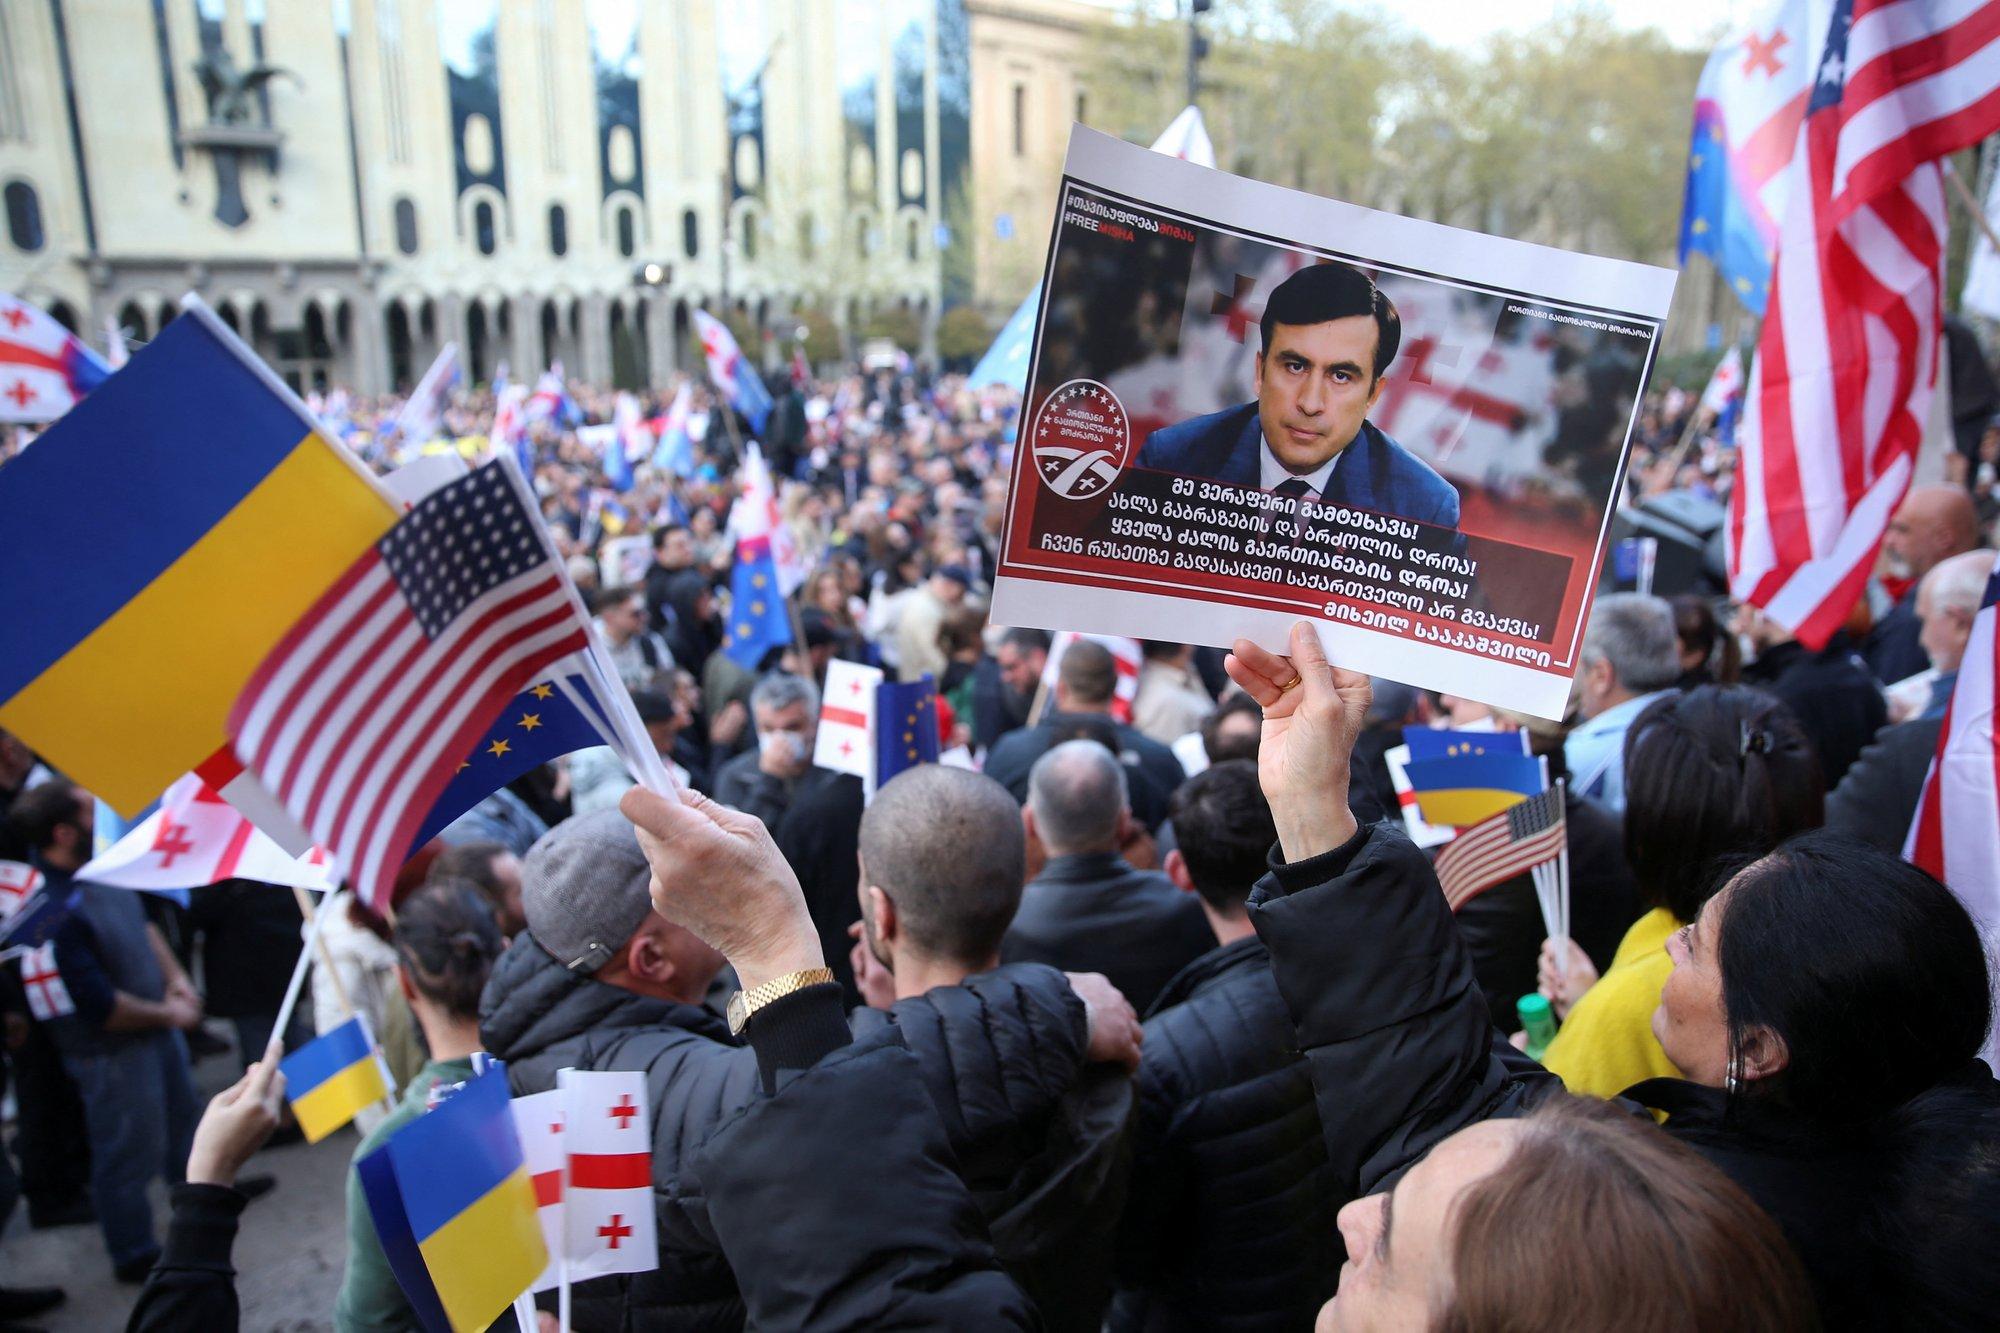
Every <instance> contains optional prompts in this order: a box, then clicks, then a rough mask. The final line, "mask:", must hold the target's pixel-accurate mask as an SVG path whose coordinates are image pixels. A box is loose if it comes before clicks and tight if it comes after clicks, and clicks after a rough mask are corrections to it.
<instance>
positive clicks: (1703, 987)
mask: <svg viewBox="0 0 2000 1333" xmlns="http://www.w3.org/2000/svg"><path fill="white" fill-rule="evenodd" d="M1728 906H1729V889H1728V888H1724V889H1723V890H1722V892H1720V893H1718V894H1716V895H1715V896H1714V897H1713V898H1710V899H1709V900H1708V902H1707V903H1706V904H1705V905H1704V906H1703V907H1702V909H1701V915H1700V916H1698V917H1696V918H1695V920H1694V922H1693V924H1691V925H1687V926H1683V927H1681V928H1680V929H1679V930H1677V931H1675V932H1674V933H1673V934H1672V935H1671V936H1669V937H1668V939H1667V957H1668V958H1670V959H1672V960H1673V964H1674V970H1673V971H1672V972H1671V973H1669V974H1668V976H1667V982H1666V985H1664V986H1662V987H1661V988H1660V1003H1659V1007H1658V1008H1656V1009H1654V1010H1653V1035H1654V1036H1655V1037H1657V1038H1658V1039H1659V1042H1660V1049H1661V1050H1663V1051H1665V1052H1666V1053H1667V1058H1668V1059H1669V1060H1672V1061H1673V1062H1674V1065H1675V1067H1676V1068H1678V1069H1679V1070H1680V1071H1681V1073H1683V1074H1685V1075H1686V1076H1687V1077H1688V1079H1689V1080H1690V1081H1692V1082H1695V1083H1699V1084H1702V1085H1703V1086H1704V1087H1710V1088H1719V1087H1721V1086H1722V1085H1723V1083H1724V1081H1725V1079H1726V1076H1727V1074H1728V1072H1729V1024H1728V1021H1727V1018H1726V1016H1725V1014H1724V1013H1723V1008H1722V969H1721V967H1720V966H1719V965H1718V964H1717V962H1716V954H1715V951H1716V946H1717V945H1719V944H1720V943H1721V942H1722V930H1723V919H1724V914H1725V913H1726V912H1727V911H1728Z"/></svg>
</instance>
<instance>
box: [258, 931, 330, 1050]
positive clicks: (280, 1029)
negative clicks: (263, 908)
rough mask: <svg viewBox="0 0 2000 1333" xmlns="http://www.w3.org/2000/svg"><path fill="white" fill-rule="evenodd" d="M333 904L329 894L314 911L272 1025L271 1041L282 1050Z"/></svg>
mask: <svg viewBox="0 0 2000 1333" xmlns="http://www.w3.org/2000/svg"><path fill="white" fill-rule="evenodd" d="M332 902H333V894H332V893H328V894H327V895H326V897H324V898H322V899H320V900H319V906H318V907H316V908H315V909H314V910H313V914H312V920H311V923H310V924H309V925H307V926H306V942H305V947H304V948H302V949H300V950H299V961H298V962H297V963H295V964H293V966H292V979H291V981H290V982H289V983H287V984H286V986H285V999H284V1002H283V1003H282V1004H280V1005H279V1006H278V1017H277V1020H276V1021H275V1022H273V1023H272V1024H271V1040H272V1041H274V1042H276V1043H278V1048H279V1049H280V1050H283V1049H284V1045H285V1028H286V1027H287V1026H289V1025H290V1023H291V1021H292V1011H293V1010H294V1009H296V1008H297V1007H298V1004H299V991H300V989H301V988H302V987H303V986H304V985H305V980H306V968H308V967H310V966H311V965H312V956H313V950H314V949H315V948H317V947H318V946H319V933H320V929H321V928H322V927H323V926H325V925H326V918H327V916H328V915H329V913H328V911H327V907H328V905H329V904H331V903H332Z"/></svg>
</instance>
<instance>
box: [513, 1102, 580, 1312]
mask: <svg viewBox="0 0 2000 1333" xmlns="http://www.w3.org/2000/svg"><path fill="white" fill-rule="evenodd" d="M512 1109H513V1112H514V1128H515V1130H516V1131H518V1132H519V1133H520V1135H521V1157H522V1160H523V1162H524V1163H525V1164H526V1166H527V1168H528V1179H529V1180H530V1181H532V1182H533V1183H534V1186H535V1217H536V1219H537V1220H538V1221H539V1222H540V1223H541V1224H542V1243H543V1244H544V1245H546V1246H547V1247H548V1251H549V1264H548V1267H546V1268H544V1269H543V1270H542V1272H541V1275H540V1276H539V1277H537V1278H536V1279H535V1281H534V1284H533V1285H532V1286H531V1287H529V1290H530V1291H547V1290H548V1289H549V1288H551V1287H553V1286H555V1285H556V1284H557V1283H558V1282H560V1281H561V1280H562V1252H563V1173H564V1169H565V1167H566V1166H567V1161H566V1159H565V1157H564V1154H563V1093H562V1092H561V1091H560V1090H559V1089H551V1090H550V1091H548V1092H537V1093H534V1094H532V1095H530V1096H527V1097H516V1098H515V1099H514V1101H513V1106H512Z"/></svg>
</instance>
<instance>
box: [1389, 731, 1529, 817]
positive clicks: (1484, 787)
mask: <svg viewBox="0 0 2000 1333" xmlns="http://www.w3.org/2000/svg"><path fill="white" fill-rule="evenodd" d="M1405 771H1406V773H1407V776H1408V777H1409V779H1410V790H1411V791H1412V792H1413V793H1415V795H1416V798H1417V809H1418V811H1419V812H1420V813H1421V814H1422V815H1423V817H1424V822H1425V823H1427V824H1446V825H1452V826H1455V827H1458V828H1466V827H1469V826H1471V825H1473V824H1477V823H1478V822H1479V821H1480V820H1482V819H1489V818H1491V817H1492V816H1494V815H1497V814H1499V813H1500V812H1501V811H1502V810H1506V809H1510V808H1512V807H1513V806H1516V805H1519V804H1520V803H1521V802H1523V801H1525V800H1527V799H1528V798H1529V797H1530V796H1539V795H1541V793H1542V788H1543V785H1544V784H1543V781H1542V763H1541V760H1539V759H1536V758H1533V757H1531V756H1529V755H1525V754H1501V753H1496V752H1494V751H1491V750H1489V751H1487V752H1486V753H1485V754H1460V755H1455V756H1452V757H1450V758H1445V759H1419V760H1413V761H1412V762H1411V763H1410V765H1409V767H1408V768H1407V769H1406V770H1405Z"/></svg>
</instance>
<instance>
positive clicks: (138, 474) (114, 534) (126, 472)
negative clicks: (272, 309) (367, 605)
mask: <svg viewBox="0 0 2000 1333" xmlns="http://www.w3.org/2000/svg"><path fill="white" fill-rule="evenodd" d="M185 304H186V307H187V309H186V317H185V318H181V319H176V320H174V321H173V322H172V323H171V324H169V325H167V327H166V328H165V329H164V330H162V331H161V333H160V336H159V337H158V338H155V339H154V340H153V341H152V342H151V343H149V344H148V345H147V346H146V347H144V348H142V349H141V350H140V351H138V352H137V353H135V354H134V355H133V357H132V359H131V361H130V362H129V363H127V364H126V365H125V367H124V368H123V369H121V370H119V371H118V372H117V373H116V374H114V375H112V376H111V377H110V378H109V379H107V380H106V381H105V382H104V384H103V385H102V386H100V387H99V388H98V389H97V390H95V391H94V392H93V393H91V394H90V396H89V397H87V398H85V399H84V400H83V401H82V402H80V403H78V404H77V405H76V406H75V407H74V408H72V409H70V411H69V412H68V413H66V414H65V415H64V416H63V417H62V419H61V420H60V421H58V422H57V423H56V424H55V425H54V426H52V427H51V428H50V429H49V430H48V432H47V433H46V434H44V435H43V436H42V437H41V438H40V439H39V440H37V441H36V442H35V443H34V444H33V445H32V446H31V447H29V448H28V450H27V451H26V452H24V453H23V454H21V455H20V456H19V457H18V458H15V459H13V460H12V461H11V462H9V463H8V464H7V465H6V466H5V467H4V468H0V532H5V533H6V534H7V543H8V549H9V550H13V551H16V552H19V553H20V556H21V559H20V560H19V561H17V562H16V564H15V566H14V569H13V571H12V572H11V574H10V575H9V576H8V577H7V578H5V579H0V626H5V631H4V632H0V727H5V728H7V729H8V730H9V731H12V732H14V733H16V734H17V735H19V736H21V737H22V738H23V739H24V740H26V741H27V743H28V744H29V745H31V746H32V747H34V749H35V750H36V751H37V752H39V753H40V754H41V755H42V757H43V758H45V759H46V760H48V761H49V763H50V764H51V765H52V766H54V767H55V768H58V769H60V770H61V771H63V772H64V773H66V774H68V775H69V776H71V777H73V778H75V779H76V780H77V781H78V782H80V783H82V784H83V785H84V786H86V787H88V788H89V789H90V790H91V791H93V792H95V793H96V794H97V795H98V796H99V797H101V798H103V800H104V801H105V802H106V803H107V804H109V805H110V806H111V807H112V808H113V809H115V810H117V811H118V812H119V813H120V814H123V815H127V816H130V815H132V814H134V813H136V812H137V811H138V810H140V809H141V808H142V807H144V806H145V805H146V803H147V802H148V801H150V800H152V799H153V798H154V797H155V796H157V795H159V793H160V792H161V791H162V790H164V789H165V788H166V787H167V786H168V785H170V784H171V783H172V782H173V781H174V779H175V778H177V777H179V776H180V775H181V774H182V773H184V772H187V771H188V770H189V769H192V768H195V767H197V766H199V765H200V764H201V763H202V761H203V760H205V759H207V758H208V757H209V756H210V755H212V754H214V753H215V752H216V751H217V750H218V749H220V748H222V747H223V746H224V745H225V744H226V743H227V740H228V737H227V734H226V732H225V730H224V727H223V722H224V719H225V718H226V717H227V716H228V713H229V708H230V705H231V704H233V703H234V702H235V701H236V696H237V694H238V692H239V691H241V689H242V687H243V683H244V681H245V680H247V679H248V678H249V676H250V673H251V672H252V671H253V670H254V669H255V668H256V666H257V664H258V663H259V662H261V661H263V659H264V657H265V655H266V654H267V653H268V652H269V651H270V649H271V647H272V645H274V644H275V643H276V642H277V641H278V640H279V639H280V638H281V637H282V636H283V635H284V633H285V632H286V631H287V630H289V629H290V628H291V627H292V625H293V623H294V622H295V621H297V620H298V618H299V617H300V616H301V615H302V614H304V613H305V611H306V610H307V609H308V608H309V607H310V606H311V605H312V604H313V602H314V601H315V600H317V599H318V597H319V596H320V594H321V593H323V592H325V591H326V589H327V588H328V587H329V586H331V584H332V583H333V581H334V580H335V579H337V578H339V577H340V575H341V574H342V573H344V572H345V571H346V570H347V568H348V567H349V566H350V565H352V564H353V563H354V561H355V560H356V559H357V558H359V556H360V555H361V553H362V552H363V551H364V550H366V549H367V548H368V546H369V545H370V544H371V543H373V542H374V541H375V540H376V539H377V538H378V537H380V536H381V535H382V534H383V533H384V532H386V531H388V529H389V527H390V526H391V525H392V524H393V523H394V522H395V521H396V517H397V510H396V507H395V506H394V505H393V504H392V503H391V502H390V501H389V499H388V498H387V496H386V493H385V492H383V491H381V490H379V489H378V488H377V487H376V486H375V484H374V483H373V482H372V481H371V480H370V479H369V477H368V475H367V473H366V472H365V471H364V470H363V469H362V467H361V465H360V464H359V463H358V462H357V461H355V460H354V459H353V458H351V457H350V456H348V455H347V454H346V453H345V451H344V450H343V449H342V448H341V446H339V445H337V444H335V443H333V442H332V441H330V440H328V439H327V438H325V437H324V436H322V435H321V434H319V432H318V430H317V429H316V428H315V426H314V423H313V421H312V419H311V417H310V416H309V415H307V413H306V411H305V409H304V408H303V407H302V406H300V404H299V402H298V400H297V399H296V398H294V397H293V396H292V395H290V394H288V393H286V392H285V391H284V390H283V387H282V386H281V385H280V384H279V383H278V381H277V380H276V378H275V377H274V376H272V374H271V372H270V371H269V370H268V369H266V368H265V367H264V366H263V365H262V364H261V363H260V362H258V361H257V359H256V357H255V356H254V354H253V353H251V352H250V350H249V349H248V348H246V347H245V346H244V345H243V344H242V343H241V342H240V341H238V340H237V339H236V338H235V336H234V335H232V334H231V333H230V332H229V330H228V329H227V328H226V327H225V326H224V325H223V324H222V323H221V322H220V321H219V320H217V319H216V318H215V316H214V315H213V314H212V313H210V311H209V310H208V308H207V307H206V306H204V305H202V304H201V303H200V302H199V301H198V300H195V299H194V298H192V297H190V298H188V300H187V302H186V303H185Z"/></svg>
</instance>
